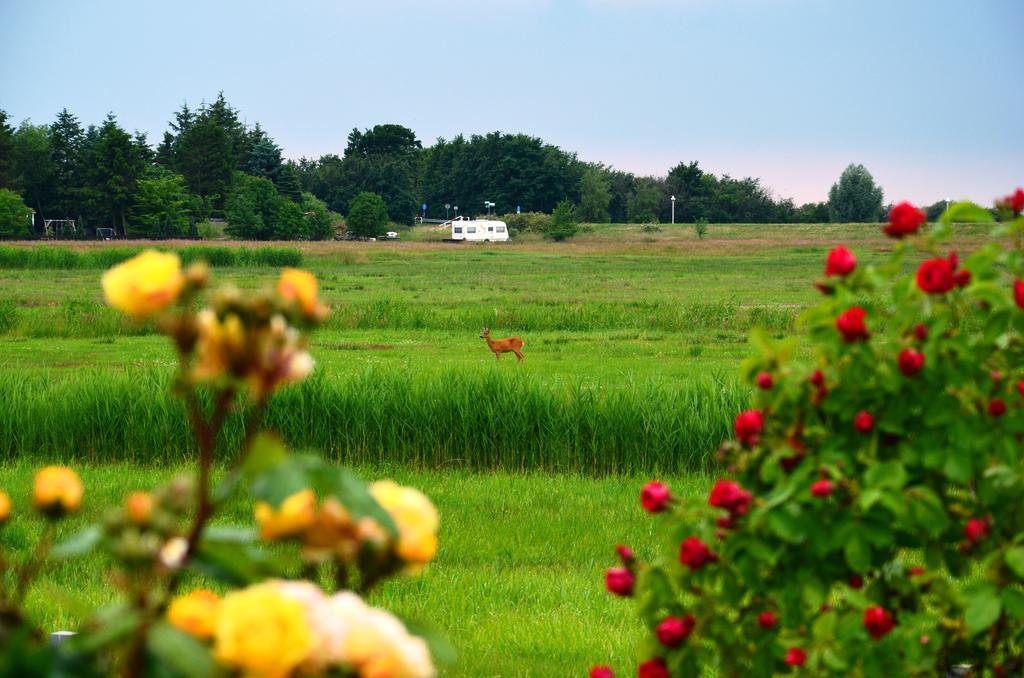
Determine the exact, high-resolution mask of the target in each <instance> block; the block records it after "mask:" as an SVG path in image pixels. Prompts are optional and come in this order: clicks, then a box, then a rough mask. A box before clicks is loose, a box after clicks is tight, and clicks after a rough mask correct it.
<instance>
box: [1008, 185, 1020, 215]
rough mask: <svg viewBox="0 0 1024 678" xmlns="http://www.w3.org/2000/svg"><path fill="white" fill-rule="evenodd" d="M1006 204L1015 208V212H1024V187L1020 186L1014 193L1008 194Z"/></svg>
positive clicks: (1012, 208)
mask: <svg viewBox="0 0 1024 678" xmlns="http://www.w3.org/2000/svg"><path fill="white" fill-rule="evenodd" d="M1006 204H1007V205H1009V207H1010V209H1011V210H1013V213H1014V214H1020V213H1021V212H1024V188H1018V189H1017V190H1016V191H1014V193H1013V195H1010V196H1007V198H1006Z"/></svg>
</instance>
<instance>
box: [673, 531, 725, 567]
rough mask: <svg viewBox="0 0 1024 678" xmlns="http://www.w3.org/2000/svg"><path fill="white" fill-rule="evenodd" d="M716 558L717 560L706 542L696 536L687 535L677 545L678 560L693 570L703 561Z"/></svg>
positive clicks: (700, 565) (701, 565) (712, 560)
mask: <svg viewBox="0 0 1024 678" xmlns="http://www.w3.org/2000/svg"><path fill="white" fill-rule="evenodd" d="M716 560H718V556H716V555H715V554H714V553H712V552H711V549H709V548H708V546H707V544H705V543H704V542H702V541H701V540H700V539H698V538H697V537H694V536H690V537H687V538H686V539H684V540H683V543H682V544H680V545H679V562H680V563H682V564H683V565H686V566H687V567H688V568H690V569H691V570H693V571H697V570H699V569H700V568H702V567H703V566H704V564H705V563H709V562H714V561H716Z"/></svg>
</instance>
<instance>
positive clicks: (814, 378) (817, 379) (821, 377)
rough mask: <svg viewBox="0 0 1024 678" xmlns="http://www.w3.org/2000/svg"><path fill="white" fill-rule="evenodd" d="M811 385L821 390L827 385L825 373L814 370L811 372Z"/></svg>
mask: <svg viewBox="0 0 1024 678" xmlns="http://www.w3.org/2000/svg"><path fill="white" fill-rule="evenodd" d="M811 384H813V385H814V386H817V387H818V388H821V387H822V386H824V385H825V373H824V372H822V371H821V370H814V371H813V372H811Z"/></svg>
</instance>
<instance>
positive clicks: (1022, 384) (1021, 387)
mask: <svg viewBox="0 0 1024 678" xmlns="http://www.w3.org/2000/svg"><path fill="white" fill-rule="evenodd" d="M1017 393H1019V394H1020V397H1021V398H1024V379H1021V380H1020V381H1018V382H1017Z"/></svg>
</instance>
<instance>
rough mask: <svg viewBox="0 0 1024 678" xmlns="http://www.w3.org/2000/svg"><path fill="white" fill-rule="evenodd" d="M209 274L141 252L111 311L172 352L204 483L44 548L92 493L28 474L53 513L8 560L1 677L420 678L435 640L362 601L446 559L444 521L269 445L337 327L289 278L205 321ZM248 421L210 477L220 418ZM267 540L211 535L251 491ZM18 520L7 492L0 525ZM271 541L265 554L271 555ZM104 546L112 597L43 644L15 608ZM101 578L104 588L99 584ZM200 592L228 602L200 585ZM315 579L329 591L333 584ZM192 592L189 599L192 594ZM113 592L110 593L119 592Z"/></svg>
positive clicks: (224, 532) (424, 501)
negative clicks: (50, 577)
mask: <svg viewBox="0 0 1024 678" xmlns="http://www.w3.org/2000/svg"><path fill="white" fill-rule="evenodd" d="M207 278H208V271H207V269H206V267H205V266H204V265H201V264H199V265H194V266H192V267H190V268H189V269H188V270H185V271H182V269H181V264H180V261H179V260H178V257H177V256H176V255H173V254H163V253H158V252H155V251H147V252H143V253H142V254H140V255H138V256H137V257H135V258H133V259H130V260H128V261H126V262H124V263H123V264H120V265H118V266H116V267H114V268H113V269H111V270H110V271H108V272H107V273H106V274H105V275H104V276H103V280H102V285H103V291H104V294H105V296H106V298H107V301H108V302H109V303H110V304H111V305H112V306H115V307H116V308H118V309H120V310H122V311H124V312H125V313H126V314H128V315H130V316H131V317H133V318H135V319H136V320H138V321H140V322H145V321H150V322H154V323H155V324H156V325H157V327H158V328H159V329H160V330H161V331H162V332H163V333H164V334H166V335H167V336H168V337H170V339H171V340H172V342H173V344H174V346H175V348H176V350H177V353H178V369H177V373H176V376H175V379H174V385H173V389H174V391H175V393H176V394H177V395H179V396H180V397H181V398H182V399H183V400H184V401H185V404H186V409H187V411H188V414H189V418H190V420H191V423H192V427H193V429H194V430H195V433H196V447H197V451H198V461H197V469H196V473H195V475H194V476H183V477H180V478H176V479H174V480H172V481H171V482H170V483H169V484H167V485H166V486H164V487H161V488H158V489H156V490H154V491H139V490H136V491H131V492H127V493H126V496H125V500H124V502H123V504H122V505H120V506H117V507H112V508H110V509H109V510H107V511H106V513H105V514H104V516H103V519H102V521H101V522H100V523H99V524H96V525H90V526H88V527H87V528H85V529H84V530H83V531H81V532H79V533H78V534H76V535H74V536H73V537H71V538H70V539H68V540H67V541H65V542H63V543H61V544H58V545H57V546H55V547H53V548H51V545H52V539H53V535H54V531H55V525H56V523H57V522H58V521H60V520H61V519H63V518H64V517H66V516H67V515H69V514H72V513H75V512H77V511H79V509H80V508H81V506H82V504H83V500H84V498H85V496H86V488H85V487H84V486H83V483H82V481H81V479H80V478H79V477H78V475H77V474H76V473H75V472H74V471H73V470H72V469H70V468H66V467H61V466H48V467H46V468H43V469H41V470H40V471H39V472H38V473H37V474H36V476H35V482H34V486H33V489H32V503H33V505H34V507H35V509H36V510H37V511H39V512H40V513H41V514H42V515H44V516H45V517H46V518H47V526H46V529H45V532H44V534H43V535H42V536H41V538H40V540H39V543H38V546H37V548H36V549H35V551H34V552H33V554H32V555H31V556H30V557H29V558H27V559H24V560H23V561H22V562H13V561H12V560H11V559H10V558H8V557H6V554H4V553H2V551H0V673H3V674H4V675H18V676H50V675H67V676H71V675H82V676H94V675H123V676H143V675H152V676H162V677H163V676H224V675H245V676H291V675H345V676H374V677H381V678H383V677H391V678H427V677H429V676H433V675H435V673H436V672H435V668H434V658H433V657H432V653H434V654H435V655H436V656H439V657H441V658H442V659H443V658H445V657H448V656H450V654H451V653H450V650H449V649H448V648H447V645H446V644H445V642H444V641H443V639H441V638H439V637H437V636H436V634H434V633H432V632H430V631H428V630H427V629H426V627H422V626H420V625H418V624H413V623H412V622H405V621H402V620H399V619H398V618H396V617H394V616H393V615H391V614H390V613H388V612H386V611H385V610H382V609H378V608H375V607H371V606H369V605H367V604H366V603H365V602H364V597H366V596H367V595H369V594H370V592H371V591H372V590H373V589H374V588H375V586H376V585H377V584H378V583H379V582H380V581H381V580H383V579H384V578H386V577H390V576H394V575H396V574H399V573H401V572H409V573H415V572H418V571H419V570H421V569H422V568H423V567H424V566H425V565H426V564H427V563H428V562H430V561H431V560H432V559H433V557H434V554H435V553H436V551H437V532H438V527H439V516H438V513H437V509H436V508H434V506H433V504H432V503H431V502H430V500H429V499H428V498H427V497H426V496H425V495H423V494H422V493H420V492H419V491H418V490H415V489H413V488H408V487H401V486H399V485H397V484H395V483H393V482H391V481H378V482H376V483H373V484H372V485H367V484H365V483H363V482H362V481H361V480H360V479H358V478H357V477H356V476H354V475H353V474H351V473H350V472H348V471H347V470H345V469H343V468H338V467H335V466H333V465H331V464H328V463H326V462H324V461H323V460H322V459H320V458H319V457H317V456H314V455H291V454H289V453H288V451H287V450H286V449H285V446H284V445H283V444H282V442H281V441H280V440H279V439H277V438H276V437H275V436H273V435H272V434H269V433H263V432H260V431H259V429H260V424H261V420H262V416H263V412H264V410H265V408H266V405H267V401H268V400H269V398H270V397H271V396H272V395H273V393H274V392H275V391H277V390H278V389H280V388H281V387H283V386H285V385H287V384H291V383H296V382H299V381H302V380H303V379H305V378H306V377H307V376H308V375H309V374H310V373H311V372H312V370H313V359H312V358H311V357H310V355H309V352H308V351H307V349H308V334H309V332H310V331H311V330H312V329H314V328H315V327H316V326H317V325H319V324H320V323H321V322H322V321H323V320H324V319H325V318H326V317H327V314H328V309H327V308H326V307H325V306H324V305H323V304H321V303H320V301H319V299H318V291H317V282H316V278H315V277H314V276H313V275H312V274H310V273H308V272H305V271H299V270H296V269H286V270H285V271H284V273H283V274H282V276H281V278H280V280H279V282H278V285H277V288H276V289H275V290H273V291H265V292H257V293H248V294H243V293H241V292H239V291H238V290H236V289H233V288H225V289H223V290H220V291H218V292H216V293H215V294H213V295H212V296H211V298H210V303H209V304H208V305H207V306H205V307H203V308H197V307H198V306H199V302H200V299H201V296H202V294H203V291H204V289H205V288H206V286H207ZM232 410H240V411H241V412H242V414H243V416H244V417H245V418H246V425H245V430H244V433H243V438H242V444H241V449H240V450H239V451H238V454H237V455H236V456H235V457H232V458H227V459H224V460H223V462H224V463H225V465H226V466H227V473H226V474H225V476H224V479H223V480H222V481H221V482H219V483H216V484H215V483H214V482H213V479H212V469H213V465H214V460H215V455H216V454H217V453H218V442H219V441H220V437H221V435H220V434H221V429H222V427H223V424H224V422H225V419H226V417H227V416H228V414H229V412H231V411H232ZM246 492H247V494H248V497H249V498H250V499H251V500H252V501H253V504H254V506H253V515H254V520H255V523H256V526H257V528H258V529H257V530H253V529H249V528H232V527H228V526H223V525H218V526H211V525H210V521H211V519H212V518H213V517H214V516H215V515H216V513H217V511H218V510H219V509H220V507H221V506H223V505H224V503H225V502H226V501H228V500H230V499H232V498H234V497H236V496H238V495H240V494H243V493H246ZM12 512H13V513H14V514H15V515H14V516H13V519H16V518H17V516H16V510H15V507H12V502H11V501H10V497H9V496H8V495H7V494H6V493H4V492H3V491H2V490H0V528H2V527H3V525H4V523H6V522H8V521H9V520H11V519H12ZM271 543H273V544H274V546H273V548H268V547H270V545H271ZM92 551H101V552H103V553H105V554H106V555H107V556H108V557H109V561H110V562H111V563H112V565H111V571H110V572H108V573H107V574H106V575H105V577H104V578H105V579H106V580H108V581H111V582H112V583H113V584H114V585H115V586H117V587H118V588H119V589H120V591H119V594H120V595H118V596H117V598H119V599H120V600H122V601H123V602H118V603H115V604H113V605H110V606H107V607H105V608H102V609H100V610H98V611H97V612H96V613H95V614H94V615H92V616H91V617H89V618H88V619H87V620H86V621H85V623H84V624H83V626H82V628H81V629H80V630H79V633H78V634H77V635H76V636H74V637H73V638H72V639H70V640H67V641H65V642H63V643H61V644H60V645H58V646H56V647H54V646H51V644H50V642H49V640H48V638H47V637H46V634H45V633H44V632H43V630H41V629H38V628H35V626H34V625H33V624H32V622H31V620H30V619H28V618H27V617H26V616H25V614H24V612H23V605H24V601H25V596H26V594H27V592H28V591H29V589H30V588H31V585H32V582H33V580H34V578H35V576H36V575H37V574H38V572H39V571H40V570H41V568H43V567H45V566H46V565H47V562H48V560H50V559H67V558H74V557H78V556H81V555H83V554H85V553H89V552H92ZM97 576H103V575H101V574H100V573H97ZM197 580H199V581H203V582H205V583H208V584H210V585H211V586H214V585H215V586H217V587H218V588H221V589H226V593H225V594H224V595H223V597H222V596H221V595H218V594H217V593H214V592H213V591H211V590H208V589H202V588H195V587H196V584H197V583H198V582H197ZM319 582H330V584H329V586H328V587H327V588H328V589H333V590H325V589H324V588H321V584H320V583H319ZM186 586H191V587H192V588H194V589H195V590H192V591H191V592H183V591H182V589H183V588H185V587H186ZM112 597H113V596H112Z"/></svg>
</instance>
